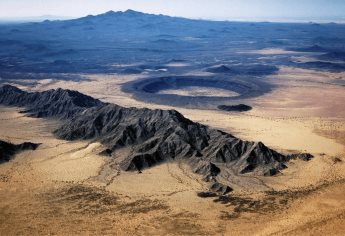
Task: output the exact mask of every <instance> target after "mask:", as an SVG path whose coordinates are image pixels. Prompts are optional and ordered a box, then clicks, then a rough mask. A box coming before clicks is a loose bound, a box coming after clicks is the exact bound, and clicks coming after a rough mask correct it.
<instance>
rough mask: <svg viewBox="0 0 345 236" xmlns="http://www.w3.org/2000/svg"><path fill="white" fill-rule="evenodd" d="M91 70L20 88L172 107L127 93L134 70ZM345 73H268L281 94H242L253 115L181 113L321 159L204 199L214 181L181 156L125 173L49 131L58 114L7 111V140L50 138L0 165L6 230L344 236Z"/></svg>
mask: <svg viewBox="0 0 345 236" xmlns="http://www.w3.org/2000/svg"><path fill="white" fill-rule="evenodd" d="M88 77H89V80H87V81H82V82H72V81H69V82H67V81H54V80H44V81H40V82H38V83H36V84H35V86H33V87H25V86H22V88H25V89H30V90H32V91H40V90H46V89H50V88H57V87H62V88H69V89H75V90H78V91H80V92H83V93H86V94H88V95H91V96H94V97H97V98H100V99H102V100H103V101H107V102H113V103H117V104H119V105H123V106H136V107H150V108H164V109H170V108H173V107H167V106H160V105H154V104H145V103H142V102H139V101H136V100H134V99H132V98H131V96H130V95H128V94H124V93H123V92H121V89H120V85H121V84H122V83H125V82H128V81H131V80H133V79H136V77H135V76H119V75H93V76H88ZM339 77H340V78H344V75H343V74H330V73H325V72H315V71H307V70H301V69H294V68H287V67H286V68H281V70H280V72H279V74H278V75H275V76H272V77H269V78H267V79H269V80H270V81H272V82H273V83H274V82H275V83H277V84H279V87H278V88H277V89H276V90H274V91H273V92H272V93H269V94H266V95H264V96H262V97H259V98H255V99H250V100H246V101H245V102H246V104H250V105H252V106H253V107H254V109H253V110H251V111H250V112H247V113H227V112H222V111H211V110H192V109H184V108H174V109H177V110H179V111H180V112H181V113H182V114H184V115H185V116H186V117H188V118H190V119H192V120H194V121H198V122H201V123H204V124H207V125H209V126H212V127H215V128H218V129H221V130H224V131H227V132H230V133H232V134H234V135H236V136H238V137H240V138H243V139H246V140H253V141H262V142H264V143H265V144H267V145H268V146H270V147H272V148H275V149H277V150H279V151H282V152H285V153H286V152H294V151H298V152H310V153H312V154H313V155H315V158H314V159H313V160H311V161H309V162H303V161H299V160H295V161H291V162H290V163H289V164H288V168H287V169H285V170H284V171H283V173H282V174H280V175H278V176H275V177H255V181H256V182H259V183H260V188H259V187H257V188H254V189H246V188H245V187H238V188H235V191H234V193H232V194H231V195H229V196H228V197H206V198H205V197H204V198H203V197H200V196H198V195H197V193H198V192H202V191H205V190H206V186H205V184H204V183H203V182H202V181H201V178H200V176H198V175H195V174H193V173H192V172H191V171H190V170H189V169H188V168H189V167H188V166H187V165H185V164H184V163H183V162H174V163H165V164H162V165H159V166H156V167H153V168H151V169H148V170H144V171H143V173H141V174H138V173H128V172H121V171H120V170H118V169H117V168H116V165H117V163H116V162H113V161H112V160H110V159H108V158H106V157H101V156H99V155H97V153H99V151H100V150H101V149H102V147H101V144H99V143H89V142H87V141H82V142H81V141H80V142H67V141H64V140H58V139H56V138H55V137H54V136H53V135H52V134H51V131H52V130H53V129H54V127H56V125H58V124H57V123H56V122H55V121H49V120H42V119H34V118H28V117H24V116H23V114H21V113H18V111H19V110H18V109H17V108H6V107H1V108H0V120H1V122H0V137H1V139H3V140H7V141H11V142H14V143H20V142H23V141H31V142H36V143H42V145H41V146H40V147H39V148H38V149H37V150H36V151H27V152H23V153H21V154H19V155H17V156H16V158H15V159H14V160H12V161H10V162H8V163H5V164H2V165H1V166H0V199H1V203H0V219H1V220H0V234H1V235H18V234H19V235H32V234H52V235H75V234H79V235H91V234H92V235H95V234H102V235H106V234H112V235H133V234H135V235H138V234H139V235H186V234H193V235H325V234H327V235H343V234H344V232H345V224H344V222H345V198H344V197H343V196H344V194H345V164H344V161H345V107H344V106H345V105H344V104H345V93H344V90H345V88H344V87H341V86H337V85H335V84H333V82H334V79H335V78H339ZM27 82H28V81H27ZM116 155H119V156H121V155H126V150H125V149H124V150H121V151H120V152H118V153H117V154H116ZM243 178H248V180H250V181H253V180H254V178H253V177H251V176H245V177H243ZM258 186H259V185H258Z"/></svg>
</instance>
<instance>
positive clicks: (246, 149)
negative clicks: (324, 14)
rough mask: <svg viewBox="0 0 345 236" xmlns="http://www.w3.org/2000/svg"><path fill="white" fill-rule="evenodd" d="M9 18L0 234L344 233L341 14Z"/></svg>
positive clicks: (2, 68)
mask: <svg viewBox="0 0 345 236" xmlns="http://www.w3.org/2000/svg"><path fill="white" fill-rule="evenodd" d="M137 18H139V20H138V19H137ZM148 19H149V20H148ZM146 20H147V21H150V22H151V24H153V25H148V23H147V22H145V21H146ZM99 21H100V22H101V23H99ZM132 21H133V22H140V24H139V26H137V25H136V24H137V23H132ZM154 21H158V22H159V24H161V25H164V27H165V28H164V29H160V28H159V27H158V26H157V25H155V24H154ZM114 22H115V23H114ZM121 22H126V24H130V25H134V24H135V26H136V27H137V30H138V32H140V33H139V35H136V34H135V32H136V31H135V32H134V33H133V32H131V31H130V32H127V33H128V34H129V35H126V37H125V36H124V35H125V33H124V31H123V30H124V29H125V25H122V23H121ZM128 22H129V23H128ZM152 22H153V23H152ZM111 24H117V25H115V26H113V25H111ZM157 24H158V23H157ZM175 24H176V25H178V27H186V28H188V29H189V30H186V31H183V32H180V31H178V30H176V29H175V28H174V27H175ZM189 24H191V25H192V26H194V28H193V27H191V26H190V25H189ZM241 24H243V25H241ZM47 25H48V26H47ZM100 25H102V27H105V28H101V27H100ZM181 25H182V26H181ZM88 27H89V28H88ZM113 27H114V28H116V29H117V30H118V31H116V30H114V32H118V35H117V36H116V37H118V38H115V39H113V38H112V37H113V36H109V35H108V34H107V33H104V32H108V30H109V31H110V32H111V30H112V29H114V28H113ZM157 27H158V28H157ZM195 27H198V28H195ZM241 27H242V28H241ZM0 28H1V29H2V31H1V33H0V41H1V45H0V55H1V58H0V120H1V122H0V140H1V141H3V142H4V143H6V144H3V145H4V147H7V146H6V145H7V144H13V145H14V147H15V148H17V149H18V150H15V151H13V152H14V153H12V154H13V155H12V154H11V155H9V156H5V152H6V148H4V147H2V146H0V151H1V155H2V156H1V158H0V161H1V162H0V163H1V164H0V199H1V203H0V234H1V235H344V233H345V224H344V222H345V198H344V195H345V87H344V86H345V82H344V81H345V63H344V52H343V51H341V50H344V47H343V44H342V43H343V42H344V40H345V26H344V25H342V24H320V25H316V24H312V23H306V24H296V25H295V24H291V25H286V24H280V23H250V24H249V23H231V22H230V23H229V22H208V21H204V22H203V21H201V22H198V21H195V20H193V21H192V20H191V21H189V20H187V19H183V18H171V19H170V17H165V16H158V15H149V14H144V13H138V12H134V11H127V12H109V13H105V14H102V15H98V16H88V17H85V18H80V19H76V20H69V21H56V22H55V21H50V22H42V23H32V24H31V23H30V24H23V25H0ZM53 28H55V29H59V30H60V31H61V34H60V35H55V33H52V29H53ZM87 28H88V29H87ZM90 28H93V29H90ZM239 28H241V29H242V30H239V35H233V34H231V32H232V31H233V30H235V32H237V31H236V29H239ZM260 28H263V29H266V30H265V32H267V31H269V32H270V33H271V34H270V35H269V36H263V35H261V34H262V33H260V32H262V29H260ZM71 29H74V30H71ZM168 29H169V32H170V35H167V33H166V32H165V30H168ZM252 29H254V31H255V32H256V30H257V32H258V34H254V33H253V31H252ZM290 29H291V30H290ZM37 30H40V31H41V32H44V37H45V38H44V40H42V39H38V38H37V36H36V35H35V36H34V34H33V33H32V32H35V31H37ZM79 30H81V31H82V36H78V35H76V32H77V31H79ZM174 30H176V31H174ZM94 31H97V32H94ZM161 31H163V32H161ZM2 32H10V33H9V34H5V33H2ZM100 32H103V33H102V34H100ZM229 32H230V33H229ZM296 32H297V33H296ZM308 32H309V33H308ZM323 32H328V33H329V34H328V36H327V37H328V38H327V37H326V36H320V35H323ZM339 32H340V33H339ZM174 33H175V34H174ZM109 34H110V33H109ZM184 34H185V35H184ZM87 35H91V36H90V38H92V39H93V40H94V41H92V42H91V41H90V40H86V39H84V38H83V37H86V36H87ZM152 35H154V36H152ZM207 35H212V36H210V37H207ZM296 35H298V36H301V37H299V38H298V40H297V39H296V40H297V41H298V42H296V41H294V40H293V39H294V37H295V36H296ZM78 37H80V38H78ZM136 37H138V38H136ZM124 38H125V39H126V40H124ZM223 38H226V39H227V40H228V41H227V40H224V39H223ZM242 38H243V39H244V40H243V41H240V39H242ZM24 39H25V40H29V41H30V40H31V42H25V43H24ZM83 40H86V41H85V42H84V41H83ZM222 40H224V41H222ZM327 40H328V41H330V42H333V43H330V44H329V45H332V46H329V45H328V46H324V44H323V43H324V42H325V41H327ZM124 41H126V42H124ZM127 41H128V42H127ZM252 41H253V42H252ZM61 42H64V43H65V44H64V46H62V44H59V43H61ZM78 42H83V43H85V45H83V47H85V48H81V46H80V45H79V44H78ZM224 42H225V43H224ZM113 43H117V44H119V45H122V46H123V45H125V46H123V47H122V46H121V47H120V46H117V47H114V46H112V44H113ZM5 44H6V46H5ZM66 45H67V46H66ZM128 45H129V46H128ZM319 45H321V46H319ZM50 46H51V47H50ZM60 47H66V48H60ZM23 48H25V49H23ZM37 48H38V49H37ZM48 48H53V49H49V50H48ZM91 48H95V50H94V51H92V50H91ZM130 48H134V49H133V50H131V49H130ZM144 49H145V50H144ZM23 50H25V51H24V52H25V53H26V54H25V56H24V52H23ZM37 50H38V51H40V53H36V51H37ZM54 50H55V51H54ZM199 51H200V52H201V53H200V55H199V54H198V52H199ZM334 51H341V53H342V54H341V53H339V54H336V53H333V52H334ZM88 56H89V57H88ZM102 56H104V57H102ZM84 57H87V58H88V60H83V59H82V58H84ZM101 57H102V58H101ZM331 57H332V58H331ZM37 58H40V60H36V59H37ZM320 68H321V69H320ZM74 91H78V93H77V92H74ZM86 95H87V96H86ZM113 104H116V105H118V106H116V105H113ZM241 105H242V106H241ZM239 107H240V108H243V107H244V108H243V109H245V110H241V109H239ZM65 108H66V109H65ZM114 114H115V115H114ZM111 115H112V116H111ZM119 117H121V118H119ZM110 119H112V120H110ZM115 124H116V125H115ZM158 124H159V125H158ZM200 124H201V125H200ZM158 126H159V127H158ZM119 127H120V128H119ZM168 128H169V129H168ZM190 134H191V135H190ZM120 136H121V139H120ZM194 138H195V139H194ZM242 140H245V141H242ZM246 141H248V142H246ZM25 142H30V143H31V144H32V145H33V144H37V146H36V145H33V146H29V147H26V146H25V145H20V144H23V143H25ZM21 148H22V150H21ZM234 153H237V154H236V155H235V154H234Z"/></svg>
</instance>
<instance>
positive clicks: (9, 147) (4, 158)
mask: <svg viewBox="0 0 345 236" xmlns="http://www.w3.org/2000/svg"><path fill="white" fill-rule="evenodd" d="M39 145H40V144H36V143H30V142H25V143H21V144H17V145H16V144H12V143H9V142H5V141H2V140H0V164H1V163H4V162H8V161H10V160H11V159H12V158H13V157H14V156H15V155H16V154H17V153H19V152H21V151H26V150H36V148H37V147H38V146H39Z"/></svg>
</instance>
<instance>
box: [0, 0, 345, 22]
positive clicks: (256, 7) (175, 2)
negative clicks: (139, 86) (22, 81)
mask: <svg viewBox="0 0 345 236" xmlns="http://www.w3.org/2000/svg"><path fill="white" fill-rule="evenodd" d="M127 9H133V10H136V11H141V12H146V13H155V14H165V15H170V16H182V17H187V18H194V19H200V18H202V19H214V20H217V19H218V20H241V19H249V20H250V19H252V20H256V19H258V20H274V19H276V20H278V21H284V19H285V20H287V21H294V20H330V21H344V20H345V0H0V18H17V17H32V16H42V15H54V16H67V17H80V16H86V15H89V14H92V15H96V14H100V13H104V12H106V11H109V10H113V11H124V10H127Z"/></svg>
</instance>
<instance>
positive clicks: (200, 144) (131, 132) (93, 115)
mask: <svg viewBox="0 0 345 236" xmlns="http://www.w3.org/2000/svg"><path fill="white" fill-rule="evenodd" d="M0 104H5V105H13V106H24V107H26V108H27V112H28V114H29V115H31V116H35V117H55V118H60V119H62V120H63V125H62V126H61V127H60V128H58V129H57V130H56V131H55V132H54V133H55V135H56V136H57V137H59V138H62V139H66V140H78V139H90V140H95V141H100V142H101V143H103V144H104V145H105V146H106V147H107V150H106V152H107V153H108V154H110V155H111V154H112V153H113V152H116V151H117V150H119V149H121V148H127V147H130V148H131V152H130V154H129V155H128V156H126V157H124V158H122V159H121V160H120V167H121V168H122V169H123V170H125V171H133V170H137V171H141V170H142V169H145V168H148V167H151V166H154V165H155V164H158V163H161V162H164V161H171V160H177V159H180V160H185V161H186V162H188V163H189V164H190V166H191V168H192V169H193V171H194V172H196V173H198V174H201V175H203V176H204V180H205V181H209V182H211V187H212V186H213V187H212V188H211V189H217V190H219V191H221V192H222V193H224V192H228V191H230V190H231V188H230V187H229V188H227V186H223V185H222V184H221V183H219V182H218V181H217V176H218V175H220V174H221V168H219V166H218V165H223V164H229V165H230V166H231V169H232V170H233V171H234V172H235V174H236V175H242V174H247V173H252V174H256V175H273V174H276V173H277V172H279V170H282V169H284V168H286V166H285V164H284V163H285V162H287V161H288V160H289V159H290V157H288V156H284V155H282V154H280V153H278V152H276V151H274V150H272V149H270V148H268V147H266V146H265V145H264V144H263V143H261V142H247V141H242V140H240V139H238V138H236V137H234V136H232V135H230V134H228V133H224V132H222V131H219V130H215V129H211V128H209V127H207V126H204V125H202V124H199V123H195V122H193V121H191V120H188V119H187V118H185V117H184V116H183V115H181V114H180V113H179V112H177V111H175V110H150V109H138V108H125V107H121V106H118V105H115V104H107V103H102V102H100V101H99V100H96V99H93V98H91V97H89V96H86V95H83V94H81V93H79V92H76V91H70V90H62V89H57V90H49V91H45V92H41V93H28V92H25V91H22V90H19V89H18V88H16V87H13V86H9V85H6V86H4V87H2V88H0ZM215 186H216V187H215Z"/></svg>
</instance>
